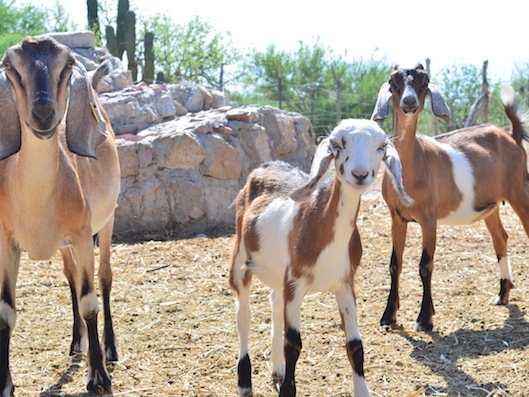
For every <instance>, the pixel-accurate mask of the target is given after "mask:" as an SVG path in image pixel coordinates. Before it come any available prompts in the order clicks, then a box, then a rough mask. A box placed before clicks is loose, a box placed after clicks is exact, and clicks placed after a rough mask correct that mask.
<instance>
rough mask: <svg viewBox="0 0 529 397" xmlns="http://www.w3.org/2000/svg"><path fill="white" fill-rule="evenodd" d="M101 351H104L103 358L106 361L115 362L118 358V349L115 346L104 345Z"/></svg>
mask: <svg viewBox="0 0 529 397" xmlns="http://www.w3.org/2000/svg"><path fill="white" fill-rule="evenodd" d="M103 351H104V352H105V359H106V361H107V363H110V362H115V361H118V360H119V356H118V351H117V350H116V346H105V347H104V349H103Z"/></svg>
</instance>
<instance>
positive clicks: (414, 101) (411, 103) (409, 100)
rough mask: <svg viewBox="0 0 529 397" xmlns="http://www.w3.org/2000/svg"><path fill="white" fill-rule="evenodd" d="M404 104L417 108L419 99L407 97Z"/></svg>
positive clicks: (403, 100) (403, 99) (411, 96)
mask: <svg viewBox="0 0 529 397" xmlns="http://www.w3.org/2000/svg"><path fill="white" fill-rule="evenodd" d="M402 102H403V103H404V104H405V105H406V106H415V105H416V104H417V98H415V96H414V95H407V96H405V97H404V98H402Z"/></svg>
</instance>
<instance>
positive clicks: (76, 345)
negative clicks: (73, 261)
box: [70, 285, 84, 356]
mask: <svg viewBox="0 0 529 397" xmlns="http://www.w3.org/2000/svg"><path fill="white" fill-rule="evenodd" d="M70 293H71V295H72V311H73V327H72V328H73V329H72V344H71V345H70V356H73V355H74V354H75V353H81V352H82V351H83V349H82V338H83V335H82V330H83V328H84V320H83V319H82V318H81V315H80V314H79V301H78V299H77V292H76V291H75V287H74V286H73V285H70Z"/></svg>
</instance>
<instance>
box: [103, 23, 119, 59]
mask: <svg viewBox="0 0 529 397" xmlns="http://www.w3.org/2000/svg"><path fill="white" fill-rule="evenodd" d="M105 36H106V38H107V49H108V51H109V52H110V53H111V54H112V55H113V56H115V57H117V56H118V41H117V39H116V35H115V34H114V28H113V27H112V26H109V25H107V26H106V28H105Z"/></svg>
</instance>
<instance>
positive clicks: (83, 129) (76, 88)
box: [66, 63, 106, 158]
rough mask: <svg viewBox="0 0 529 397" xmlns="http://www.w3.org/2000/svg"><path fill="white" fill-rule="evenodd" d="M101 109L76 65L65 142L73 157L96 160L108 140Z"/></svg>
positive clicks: (71, 85) (81, 70) (85, 77)
mask: <svg viewBox="0 0 529 397" xmlns="http://www.w3.org/2000/svg"><path fill="white" fill-rule="evenodd" d="M98 106H99V105H98V102H97V100H96V98H95V93H94V90H93V89H92V83H91V81H90V78H89V77H88V73H86V69H85V68H84V67H83V66H82V65H80V64H79V63H75V64H74V66H73V72H72V76H71V77H70V98H69V100H68V113H67V115H66V142H67V143H68V149H69V150H70V151H71V152H72V153H75V154H78V155H79V156H86V157H93V158H96V154H95V151H96V148H97V147H98V146H99V145H100V144H101V143H102V142H103V141H104V140H105V138H106V126H105V120H104V119H103V116H102V114H101V112H100V110H99V108H98Z"/></svg>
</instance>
